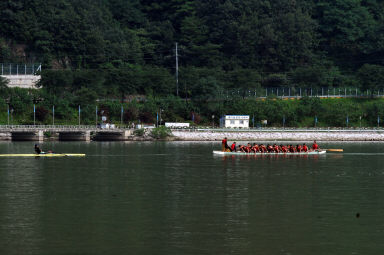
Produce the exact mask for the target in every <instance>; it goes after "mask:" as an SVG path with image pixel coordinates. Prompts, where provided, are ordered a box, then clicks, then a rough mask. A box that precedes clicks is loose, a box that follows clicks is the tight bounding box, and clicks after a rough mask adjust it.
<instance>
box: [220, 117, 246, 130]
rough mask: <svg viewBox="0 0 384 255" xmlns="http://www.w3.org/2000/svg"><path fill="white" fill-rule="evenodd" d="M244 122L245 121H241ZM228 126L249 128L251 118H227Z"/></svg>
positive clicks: (226, 124)
mask: <svg viewBox="0 0 384 255" xmlns="http://www.w3.org/2000/svg"><path fill="white" fill-rule="evenodd" d="M241 122H243V123H241ZM225 127H226V128H249V120H246V119H241V120H240V119H230V118H226V119H225Z"/></svg>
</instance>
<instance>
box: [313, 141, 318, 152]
mask: <svg viewBox="0 0 384 255" xmlns="http://www.w3.org/2000/svg"><path fill="white" fill-rule="evenodd" d="M318 149H319V145H317V143H316V141H313V144H312V150H314V151H316V150H318Z"/></svg>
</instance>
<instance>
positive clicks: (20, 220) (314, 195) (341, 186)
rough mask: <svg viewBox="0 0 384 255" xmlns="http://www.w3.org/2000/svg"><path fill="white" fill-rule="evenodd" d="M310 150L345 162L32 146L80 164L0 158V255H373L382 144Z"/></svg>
mask: <svg viewBox="0 0 384 255" xmlns="http://www.w3.org/2000/svg"><path fill="white" fill-rule="evenodd" d="M320 145H321V146H322V147H328V148H344V150H345V153H342V154H340V153H333V154H327V155H326V156H317V157H292V156H291V157H276V156H273V157H258V158H255V157H244V156H243V157H241V156H236V157H218V156H213V155H212V150H213V149H219V148H220V144H219V143H203V144H199V143H188V142H169V143H165V142H158V143H151V142H142V143H94V142H92V143H64V142H55V143H44V144H43V148H46V149H48V148H53V149H54V150H55V151H56V152H71V153H86V154H87V157H85V158H0V237H1V238H0V254H166V255H172V254H175V255H176V254H271V255H272V254H383V251H384V243H383V242H382V240H383V237H384V220H383V216H384V203H383V198H384V185H383V184H384V164H383V163H384V143H328V144H325V143H320ZM32 147H33V144H32V143H8V142H2V143H0V153H32ZM358 215H360V216H359V217H358Z"/></svg>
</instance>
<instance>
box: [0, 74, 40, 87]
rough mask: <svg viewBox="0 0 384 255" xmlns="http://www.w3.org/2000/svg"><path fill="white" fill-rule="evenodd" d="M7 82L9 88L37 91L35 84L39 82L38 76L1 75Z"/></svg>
mask: <svg viewBox="0 0 384 255" xmlns="http://www.w3.org/2000/svg"><path fill="white" fill-rule="evenodd" d="M2 77H4V78H6V79H7V80H8V87H10V88H16V87H17V88H24V89H37V87H36V84H37V83H38V82H39V81H40V79H41V76H40V75H2Z"/></svg>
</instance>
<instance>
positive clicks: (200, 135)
mask: <svg viewBox="0 0 384 255" xmlns="http://www.w3.org/2000/svg"><path fill="white" fill-rule="evenodd" d="M172 134H173V135H174V137H175V138H176V139H177V140H182V141H221V140H222V139H223V138H224V137H227V138H228V140H229V141H247V142H260V141H307V142H308V143H310V142H313V141H314V140H316V141H384V129H382V128H381V129H376V130H375V129H370V130H365V129H361V130H360V129H345V130H343V129H341V130H339V129H307V130H305V129H304V130H301V129H280V130H279V129H248V130H247V129H244V130H240V129H237V130H228V129H221V130H214V129H191V130H183V129H181V130H173V131H172Z"/></svg>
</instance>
